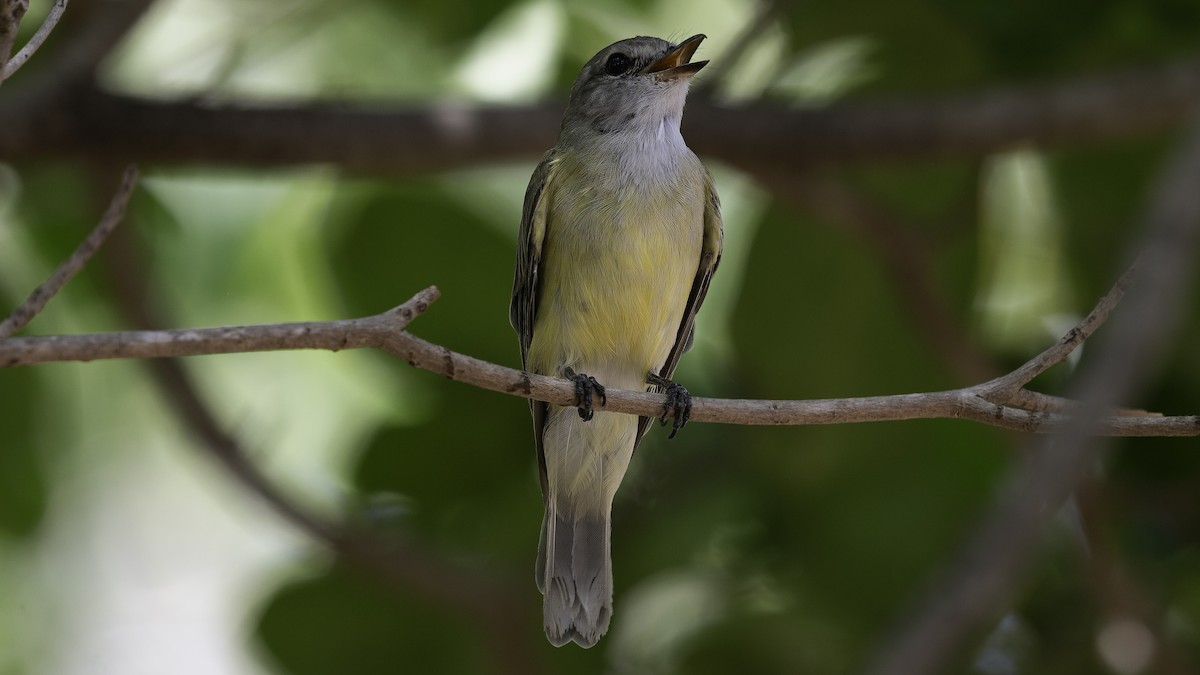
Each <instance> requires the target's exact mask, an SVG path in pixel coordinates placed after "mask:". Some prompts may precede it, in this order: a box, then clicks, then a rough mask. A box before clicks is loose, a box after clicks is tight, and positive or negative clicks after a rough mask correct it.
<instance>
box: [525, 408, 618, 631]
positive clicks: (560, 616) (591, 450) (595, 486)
mask: <svg viewBox="0 0 1200 675" xmlns="http://www.w3.org/2000/svg"><path fill="white" fill-rule="evenodd" d="M636 433H637V418H636V417H632V416H629V415H621V414H618V413H607V412H597V413H596V414H595V417H594V418H593V419H592V420H591V421H588V422H584V421H583V420H581V419H579V415H578V414H577V413H576V412H575V409H574V408H553V407H552V408H551V411H550V413H549V415H548V416H547V421H546V426H545V433H544V434H543V441H544V444H545V445H544V450H545V453H546V466H547V478H548V481H547V482H548V487H549V491H548V494H547V495H546V512H545V515H544V516H543V518H542V534H541V539H540V541H539V543H538V557H537V568H536V574H537V584H538V590H540V591H541V592H542V595H543V596H544V599H543V604H542V609H543V618H544V621H545V628H546V637H547V638H548V639H549V640H550V642H551V643H552V644H554V645H555V646H562V645H565V644H566V643H568V642H570V641H572V640H574V641H575V642H576V643H577V644H579V645H580V646H581V647H591V646H592V645H594V644H596V642H597V641H598V640H599V639H600V637H601V636H602V635H604V634H605V633H606V632H607V631H608V623H609V619H611V618H612V598H613V577H612V559H611V558H610V556H609V541H610V532H611V516H610V513H611V510H612V499H613V494H614V493H615V492H616V489H617V486H618V485H619V484H620V482H621V478H622V477H623V476H624V474H625V469H626V468H627V467H628V466H629V458H630V456H631V455H632V452H633V439H634V436H635V435H636Z"/></svg>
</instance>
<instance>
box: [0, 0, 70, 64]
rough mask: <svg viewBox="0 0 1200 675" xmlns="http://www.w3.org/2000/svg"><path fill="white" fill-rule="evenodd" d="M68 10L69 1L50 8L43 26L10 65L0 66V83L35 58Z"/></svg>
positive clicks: (64, 0)
mask: <svg viewBox="0 0 1200 675" xmlns="http://www.w3.org/2000/svg"><path fill="white" fill-rule="evenodd" d="M66 10H67V0H55V2H54V4H53V5H52V6H51V7H50V13H48V14H47V15H46V19H45V20H44V21H42V25H41V26H40V27H39V28H38V29H37V32H36V33H34V34H33V37H31V38H29V42H26V43H25V46H24V47H22V48H21V51H19V52H17V53H16V55H15V56H13V57H12V58H11V59H9V60H8V63H5V64H2V65H0V82H3V81H4V80H7V79H8V78H10V77H12V76H13V74H14V73H16V72H17V70H18V69H20V67H21V66H23V65H25V62H26V61H28V60H29V57H31V56H33V54H34V52H36V51H37V50H38V48H39V47H41V46H42V43H43V42H45V41H46V38H48V37H50V31H52V30H54V27H55V26H57V25H58V20H59V19H61V18H62V15H63V12H65V11H66ZM7 46H8V48H9V49H11V48H12V44H11V43H9V44H8V45H7ZM3 47H4V45H2V44H0V48H3ZM5 53H6V54H7V53H8V51H7V50H5Z"/></svg>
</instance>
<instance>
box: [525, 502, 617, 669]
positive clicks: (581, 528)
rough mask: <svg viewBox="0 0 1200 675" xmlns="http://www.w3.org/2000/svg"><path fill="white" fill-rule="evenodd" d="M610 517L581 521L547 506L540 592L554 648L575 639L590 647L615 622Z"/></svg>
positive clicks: (541, 545)
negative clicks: (610, 551)
mask: <svg viewBox="0 0 1200 675" xmlns="http://www.w3.org/2000/svg"><path fill="white" fill-rule="evenodd" d="M609 522H610V521H609V514H608V513H603V514H595V515H593V516H585V517H584V518H581V519H578V520H576V519H575V518H573V517H572V516H570V515H567V516H566V517H565V518H564V517H563V514H561V513H558V512H557V509H555V508H553V507H548V508H547V509H546V514H545V516H543V518H542V538H541V541H540V542H539V544H538V559H537V578H538V590H540V591H541V592H542V594H543V595H544V596H545V598H544V600H543V603H542V611H543V615H544V616H543V618H544V621H545V625H546V637H547V638H549V639H550V642H551V643H552V644H553V645H554V646H555V647H561V646H563V645H565V644H567V643H568V642H570V641H572V640H574V641H575V642H576V643H578V644H579V646H581V647H591V646H592V645H594V644H596V642H597V641H598V640H599V639H600V636H602V635H604V634H605V633H606V632H608V622H609V619H610V618H611V617H612V595H613V592H612V587H613V581H612V559H611V557H610V556H609Z"/></svg>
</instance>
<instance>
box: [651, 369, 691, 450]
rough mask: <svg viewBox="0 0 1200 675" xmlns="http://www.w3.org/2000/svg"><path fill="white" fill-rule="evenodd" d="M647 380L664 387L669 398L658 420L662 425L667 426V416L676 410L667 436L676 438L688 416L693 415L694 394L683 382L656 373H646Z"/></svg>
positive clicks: (664, 391)
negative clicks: (689, 391) (690, 392)
mask: <svg viewBox="0 0 1200 675" xmlns="http://www.w3.org/2000/svg"><path fill="white" fill-rule="evenodd" d="M646 382H647V383H649V384H652V385H655V386H657V387H662V389H663V393H664V394H666V395H667V400H666V402H665V403H663V411H662V416H661V417H659V418H658V421H659V423H660V424H661V425H662V426H664V427H665V426H667V416H668V415H670V414H671V411H672V410H674V411H675V414H674V421H673V422H672V424H671V433H670V435H668V436H667V438H675V434H677V433H679V430H680V429H682V428H683V426H684V425H685V424H687V423H688V418H690V417H691V416H692V395H691V394H689V393H688V390H687V388H685V387H684V386H683V385H682V384H679V383H678V382H674V381H672V380H668V379H667V378H665V377H661V376H659V375H655V374H654V373H649V374H648V375H646Z"/></svg>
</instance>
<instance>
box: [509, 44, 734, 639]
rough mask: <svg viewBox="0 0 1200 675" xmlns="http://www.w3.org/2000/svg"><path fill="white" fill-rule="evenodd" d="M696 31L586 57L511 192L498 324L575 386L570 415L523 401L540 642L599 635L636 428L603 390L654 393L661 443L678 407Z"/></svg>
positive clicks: (703, 232)
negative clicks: (508, 264) (509, 276)
mask: <svg viewBox="0 0 1200 675" xmlns="http://www.w3.org/2000/svg"><path fill="white" fill-rule="evenodd" d="M704 38H705V36H704V35H696V36H693V37H690V38H688V39H686V40H684V41H683V42H680V43H679V44H672V43H670V42H668V41H666V40H661V39H659V38H653V37H635V38H630V39H627V40H621V41H620V42H617V43H614V44H612V45H609V46H608V47H605V48H604V49H602V50H600V52H599V53H598V54H596V55H595V56H594V57H592V59H591V60H590V61H588V62H587V64H585V65H584V66H583V70H582V71H581V72H580V73H579V77H577V78H576V79H575V84H574V86H572V88H571V98H570V102H569V103H568V104H567V110H566V113H565V115H564V117H563V122H562V127H561V129H560V130H559V135H558V142H557V143H556V144H555V146H554V148H553V149H551V150H550V151H549V152H548V153H546V155H545V156H544V157H543V158H542V161H541V163H540V164H538V166H537V168H536V169H535V170H534V172H533V177H532V178H531V179H530V180H529V187H528V189H527V190H526V192H525V206H524V210H523V213H522V215H521V230H520V234H519V236H518V240H517V264H516V274H515V279H514V281H513V293H512V303H511V305H510V307H509V319H510V321H511V322H512V325H513V328H514V329H516V331H517V335H518V337H519V338H520V342H521V362H522V365H523V366H524V368H525V370H526V371H528V372H533V373H539V374H542V375H550V376H557V377H563V378H567V379H570V380H573V381H574V382H575V393H576V402H575V403H576V405H575V407H570V406H568V407H563V406H558V405H550V404H546V403H541V402H538V401H531V402H530V407H531V409H532V412H533V427H534V440H535V443H536V445H537V459H538V469H539V472H540V478H541V488H542V497H543V500H544V503H545V514H544V516H543V519H542V532H541V539H540V541H539V543H538V557H537V565H536V578H537V586H538V590H540V591H541V592H542V594H543V596H544V600H543V617H544V622H545V628H546V637H547V638H548V639H549V640H550V642H551V643H552V644H554V645H555V646H562V645H564V644H566V643H568V642H570V641H574V642H576V643H577V644H579V645H580V646H582V647H591V646H593V645H595V644H596V642H597V641H598V640H599V639H600V637H601V636H602V635H604V634H605V633H606V632H607V631H608V624H609V620H610V618H611V617H612V597H613V581H612V562H611V558H610V556H609V541H610V534H611V511H612V502H613V496H614V495H615V494H616V492H617V488H618V487H619V486H620V484H621V479H622V478H623V477H624V476H625V470H626V469H627V468H628V466H629V460H630V459H631V458H632V457H633V451H634V449H635V448H636V447H637V445H638V443H639V442H640V441H641V438H642V436H643V435H644V434H645V432H646V430H647V428H648V427H649V425H650V422H651V418H648V417H640V418H639V417H634V416H632V415H625V414H621V413H612V412H605V411H603V410H596V409H594V402H598V403H599V405H600V406H601V407H602V406H603V405H604V403H605V397H604V387H605V386H609V387H617V388H620V389H633V390H639V389H641V390H652V391H662V392H665V393H666V394H667V403H666V405H665V406H664V408H663V413H662V416H661V419H662V420H663V423H664V424H665V423H666V420H667V416H668V415H669V414H671V411H672V410H673V411H674V415H673V417H674V428H673V429H672V431H671V436H674V435H675V432H676V431H678V430H679V428H680V427H682V425H683V424H685V423H686V422H687V418H688V414H689V412H690V409H691V397H690V396H689V394H688V392H687V390H686V389H685V388H683V387H682V386H680V385H678V384H676V383H675V382H672V381H671V376H672V374H673V373H674V372H675V366H676V365H677V364H678V363H679V357H680V356H681V355H682V354H683V352H684V351H686V350H687V349H689V348H690V347H691V343H692V339H693V326H694V323H695V320H696V311H697V310H698V309H699V308H700V304H701V303H702V302H703V301H704V296H705V294H706V293H707V292H708V286H709V282H710V281H711V280H712V276H713V273H714V272H716V270H717V263H718V262H719V260H720V258H721V246H722V237H723V233H722V228H721V210H720V201H719V200H718V199H717V193H716V190H715V189H714V187H713V181H712V177H711V176H710V175H709V174H708V171H706V170H705V168H704V165H703V164H701V163H700V160H699V159H697V157H696V155H695V154H694V153H692V151H691V150H690V149H688V147H687V145H686V144H684V141H683V136H682V135H681V134H680V131H679V124H680V121H681V119H682V117H683V106H684V101H685V99H686V97H687V91H688V85H689V83H690V81H691V79H692V76H693V75H695V74H696V73H697V72H699V71H700V69H701V68H703V67H704V66H705V65H706V64H707V63H708V62H707V61H697V62H692V61H691V58H692V55H693V54H695V52H696V48H697V47H699V46H700V43H701V41H703V40H704Z"/></svg>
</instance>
